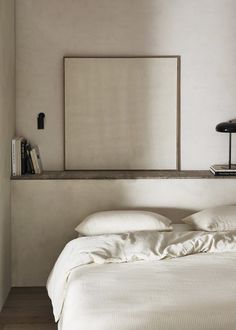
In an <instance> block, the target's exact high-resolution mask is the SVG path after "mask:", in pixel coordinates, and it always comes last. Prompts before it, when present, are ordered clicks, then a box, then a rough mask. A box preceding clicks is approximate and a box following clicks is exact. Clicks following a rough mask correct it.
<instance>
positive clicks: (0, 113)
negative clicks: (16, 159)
mask: <svg viewBox="0 0 236 330" xmlns="http://www.w3.org/2000/svg"><path fill="white" fill-rule="evenodd" d="M14 131H15V32H14V0H0V310H1V307H2V305H3V303H4V300H5V298H6V296H7V294H8V292H9V289H10V285H11V267H10V264H11V262H10V260H11V252H10V247H11V236H10V234H11V214H10V210H11V207H10V174H11V163H10V159H11V153H10V151H11V139H12V137H13V134H14Z"/></svg>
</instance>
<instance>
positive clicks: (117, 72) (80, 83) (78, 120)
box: [64, 56, 180, 170]
mask: <svg viewBox="0 0 236 330" xmlns="http://www.w3.org/2000/svg"><path fill="white" fill-rule="evenodd" d="M64 106H65V169H66V170H151V169H152V170H157V169H158V170H161V169H163V170H167V169H168V170H170V169H173V170H176V169H180V133H179V126H180V58H179V57H178V56H156V57H119V58H118V57H109V58H108V57H96V58H95V57H65V58H64Z"/></svg>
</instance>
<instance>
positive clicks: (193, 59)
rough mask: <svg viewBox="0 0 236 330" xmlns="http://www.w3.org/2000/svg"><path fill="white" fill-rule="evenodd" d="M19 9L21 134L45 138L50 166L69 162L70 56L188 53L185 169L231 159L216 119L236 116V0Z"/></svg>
mask: <svg viewBox="0 0 236 330" xmlns="http://www.w3.org/2000/svg"><path fill="white" fill-rule="evenodd" d="M16 9H17V12H16V26H17V132H18V134H23V135H25V136H26V137H27V138H30V139H31V140H32V141H33V142H35V143H37V144H39V146H40V149H41V153H42V158H43V163H44V167H45V169H51V170H52V169H54V170H56V169H62V168H63V85H62V58H63V56H65V55H90V56H96V55H106V56H107V55H116V56H118V55H181V58H182V109H181V110H182V119H181V127H182V168H183V169H207V168H208V167H209V165H210V164H213V163H219V162H220V163H221V162H225V161H226V160H227V143H228V141H227V136H226V135H223V134H220V133H216V132H215V125H216V124H217V123H218V122H220V121H223V120H229V119H232V118H234V117H235V109H236V93H235V89H236V80H235V76H236V61H235V52H236V36H235V31H236V20H235V10H236V2H235V0H224V1H222V0H201V1H195V0H172V1H166V0H149V1H146V0H119V1H111V0H99V1H97V0H76V1H75V0H66V1H65V0H50V1H48V0H40V1H35V0H16ZM41 111H43V112H45V113H46V128H45V130H44V131H37V129H36V116H37V114H38V113H39V112H41ZM235 158H236V155H235Z"/></svg>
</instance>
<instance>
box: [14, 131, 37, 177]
mask: <svg viewBox="0 0 236 330" xmlns="http://www.w3.org/2000/svg"><path fill="white" fill-rule="evenodd" d="M11 150H12V152H11V154H12V175H13V176H18V175H24V174H40V173H42V171H43V169H42V162H41V158H40V154H39V148H38V146H31V144H30V143H29V142H28V141H27V140H26V139H25V138H24V137H22V136H21V137H16V138H14V139H13V140H12V148H11Z"/></svg>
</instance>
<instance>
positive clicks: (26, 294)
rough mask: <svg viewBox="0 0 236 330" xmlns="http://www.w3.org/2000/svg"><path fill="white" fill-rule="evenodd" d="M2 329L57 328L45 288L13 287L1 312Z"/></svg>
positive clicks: (50, 329) (35, 329) (0, 327)
mask: <svg viewBox="0 0 236 330" xmlns="http://www.w3.org/2000/svg"><path fill="white" fill-rule="evenodd" d="M0 329H1V330H23V329H24V330H56V329H57V326H56V324H55V323H54V319H53V314H52V307H51V302H50V299H49V298H48V295H47V292H46V289H45V288H41V287H40V288H39V287H37V288H12V289H11V292H10V294H9V296H8V298H7V301H6V304H5V306H4V307H3V310H2V312H1V313H0Z"/></svg>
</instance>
